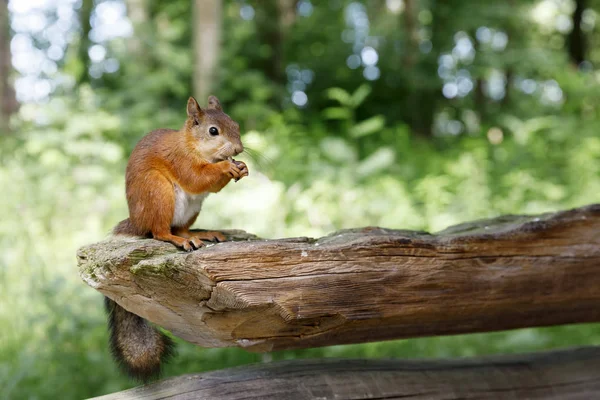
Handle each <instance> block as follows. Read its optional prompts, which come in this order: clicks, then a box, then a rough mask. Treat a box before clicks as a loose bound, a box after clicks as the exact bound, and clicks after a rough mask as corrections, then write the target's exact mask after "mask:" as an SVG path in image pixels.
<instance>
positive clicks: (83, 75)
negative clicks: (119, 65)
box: [75, 0, 94, 84]
mask: <svg viewBox="0 0 600 400" xmlns="http://www.w3.org/2000/svg"><path fill="white" fill-rule="evenodd" d="M93 10H94V0H82V2H81V8H80V9H79V25H80V29H81V34H80V36H79V43H78V47H77V53H78V58H79V61H80V62H81V68H80V69H79V73H78V74H77V76H76V77H75V79H76V80H77V83H78V84H81V83H84V82H88V81H89V80H90V75H89V69H90V64H91V61H90V56H89V54H88V51H89V49H90V31H91V30H92V24H91V18H92V12H93Z"/></svg>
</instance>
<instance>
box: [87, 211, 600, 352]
mask: <svg viewBox="0 0 600 400" xmlns="http://www.w3.org/2000/svg"><path fill="white" fill-rule="evenodd" d="M225 233H226V235H227V236H228V239H230V240H231V241H229V242H225V243H218V244H214V245H209V246H206V247H204V248H202V249H200V250H197V251H194V252H191V253H186V252H183V251H180V250H178V249H177V248H175V247H174V246H173V245H171V244H168V243H163V242H159V241H155V240H152V239H141V238H128V237H111V238H109V239H107V240H105V241H103V242H100V243H97V244H93V245H89V246H85V247H83V248H81V249H80V250H79V252H78V262H79V269H80V274H81V276H82V278H83V280H84V281H85V282H86V283H87V284H88V285H90V286H91V287H93V288H95V289H97V290H98V291H100V292H101V293H103V294H104V295H106V296H108V297H110V298H111V299H113V300H115V301H116V302H117V303H119V304H120V305H121V306H123V307H124V308H126V309H127V310H129V311H131V312H134V313H136V314H138V315H140V316H142V317H144V318H146V319H148V320H150V321H152V322H154V323H156V324H158V325H161V326H163V327H165V328H166V329H168V330H170V331H171V332H173V334H175V335H177V336H180V337H182V338H183V339H185V340H188V341H190V342H193V343H196V344H198V345H201V346H206V347H228V346H240V347H243V348H246V349H248V350H251V351H259V352H263V351H271V350H280V349H289V348H304V347H316V346H325V345H333V344H344V343H359V342H368V341H376V340H389V339H397V338H406V337H416V336H429V335H443V334H457V333H467V332H483V331H496V330H502V329H512V328H522V327H533V326H546V325H558V324H567V323H578V322H597V321H600V289H599V288H600V205H599V204H596V205H590V206H586V207H581V208H577V209H573V210H569V211H563V212H557V213H548V214H542V215H537V216H503V217H499V218H495V219H489V220H482V221H475V222H471V223H466V224H461V225H457V226H455V227H451V228H448V229H446V230H444V231H441V232H439V233H436V234H429V233H426V232H414V231H405V230H392V229H384V228H377V227H367V228H360V229H349V230H342V231H339V232H335V233H333V234H331V235H329V236H326V237H323V238H320V239H310V238H288V239H279V240H264V239H260V238H257V237H256V236H254V235H250V234H247V233H245V232H243V231H225Z"/></svg>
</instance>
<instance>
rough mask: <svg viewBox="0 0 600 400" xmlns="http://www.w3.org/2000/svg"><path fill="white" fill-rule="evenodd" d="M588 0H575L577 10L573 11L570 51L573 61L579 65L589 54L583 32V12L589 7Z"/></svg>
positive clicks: (569, 42) (569, 41)
mask: <svg viewBox="0 0 600 400" xmlns="http://www.w3.org/2000/svg"><path fill="white" fill-rule="evenodd" d="M586 3H587V1H586V0H575V10H574V11H573V16H572V24H573V28H572V30H571V33H570V34H569V40H568V51H569V57H570V58H571V61H572V62H573V63H574V64H575V65H579V64H581V63H582V62H584V61H585V60H586V56H587V38H586V36H585V33H584V32H583V25H582V20H583V12H584V11H585V9H586V7H587V4H586Z"/></svg>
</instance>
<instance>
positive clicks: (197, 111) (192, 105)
mask: <svg viewBox="0 0 600 400" xmlns="http://www.w3.org/2000/svg"><path fill="white" fill-rule="evenodd" d="M202 113H203V112H202V109H201V108H200V106H199V105H198V102H197V101H196V99H195V98H193V97H190V98H189V99H188V102H187V115H188V117H190V118H194V119H195V120H196V121H198V122H199V121H200V116H201V115H202Z"/></svg>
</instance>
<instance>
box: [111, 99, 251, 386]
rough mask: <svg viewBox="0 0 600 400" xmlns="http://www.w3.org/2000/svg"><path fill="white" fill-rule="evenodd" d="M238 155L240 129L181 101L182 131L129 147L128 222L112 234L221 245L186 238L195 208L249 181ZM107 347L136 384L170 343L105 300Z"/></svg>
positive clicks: (213, 103) (153, 373) (157, 367)
mask: <svg viewBox="0 0 600 400" xmlns="http://www.w3.org/2000/svg"><path fill="white" fill-rule="evenodd" d="M243 151H244V146H243V145H242V141H241V139H240V126H239V124H238V123H236V122H235V121H233V120H232V119H231V118H230V117H229V116H228V115H227V114H225V113H224V112H223V109H222V108H221V104H220V103H219V100H218V99H217V98H216V97H215V96H209V98H208V107H207V108H205V109H202V108H200V106H199V105H198V102H197V101H196V99H194V98H193V97H190V98H189V99H188V103H187V119H186V121H185V124H184V126H183V128H182V129H180V130H174V129H157V130H154V131H152V132H150V133H149V134H147V135H146V136H144V137H143V138H142V139H141V140H140V141H139V142H138V144H137V145H136V146H135V148H134V150H133V152H132V153H131V156H130V157H129V162H128V164H127V170H126V179H125V187H126V194H127V204H128V207H129V218H127V219H125V220H123V221H121V222H120V223H119V224H118V225H117V226H116V227H115V228H114V230H113V233H114V234H116V235H132V236H144V237H152V238H154V239H157V240H161V241H165V242H169V243H172V244H174V245H175V246H177V247H180V248H182V249H183V250H185V251H192V250H194V249H198V248H200V247H202V246H203V245H204V243H203V240H208V241H216V242H220V241H224V240H225V236H224V235H223V234H222V233H221V232H214V231H205V232H191V231H190V230H189V228H190V226H192V224H193V223H194V222H195V221H196V218H197V217H198V214H199V212H200V209H201V207H202V202H203V201H204V199H205V198H206V196H208V194H209V193H217V192H219V191H220V190H221V189H223V187H225V185H227V184H228V183H229V181H230V180H231V179H234V180H235V181H236V182H237V181H238V180H239V179H241V178H243V177H244V176H247V175H248V167H247V166H246V164H244V163H243V162H241V161H236V160H234V159H233V157H234V156H236V155H238V154H240V153H241V152H243ZM105 307H106V311H107V313H108V325H109V332H110V348H111V352H112V354H113V357H114V358H115V360H116V361H117V362H118V363H119V364H120V365H121V366H122V368H123V369H124V371H125V372H126V373H127V374H128V375H129V376H131V377H132V378H134V379H137V380H140V381H142V382H148V381H149V380H151V379H153V378H156V377H158V376H159V375H160V371H161V364H162V363H164V362H166V361H167V360H168V359H169V358H170V357H171V356H172V355H173V350H174V343H173V341H172V340H171V339H170V338H169V337H167V336H166V335H164V334H162V333H161V332H159V331H158V330H157V329H156V328H155V327H153V326H151V325H150V324H149V323H148V322H147V321H146V320H144V319H143V318H141V317H139V316H137V315H135V314H133V313H130V312H129V311H127V310H125V309H124V308H123V307H121V306H119V305H118V304H117V303H116V302H114V301H113V300H111V299H109V298H108V297H105Z"/></svg>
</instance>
